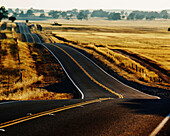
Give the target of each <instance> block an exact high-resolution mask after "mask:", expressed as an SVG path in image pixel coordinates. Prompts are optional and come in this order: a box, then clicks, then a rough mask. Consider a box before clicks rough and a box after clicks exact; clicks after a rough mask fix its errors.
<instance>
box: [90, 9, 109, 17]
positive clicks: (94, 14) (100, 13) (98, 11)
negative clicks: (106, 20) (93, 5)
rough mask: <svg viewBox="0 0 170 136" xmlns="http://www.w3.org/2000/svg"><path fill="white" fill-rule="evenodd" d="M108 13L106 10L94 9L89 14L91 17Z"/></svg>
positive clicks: (103, 15) (106, 15)
mask: <svg viewBox="0 0 170 136" xmlns="http://www.w3.org/2000/svg"><path fill="white" fill-rule="evenodd" d="M108 15H109V13H108V12H106V11H103V10H102V9H100V10H94V11H93V12H92V14H91V17H108Z"/></svg>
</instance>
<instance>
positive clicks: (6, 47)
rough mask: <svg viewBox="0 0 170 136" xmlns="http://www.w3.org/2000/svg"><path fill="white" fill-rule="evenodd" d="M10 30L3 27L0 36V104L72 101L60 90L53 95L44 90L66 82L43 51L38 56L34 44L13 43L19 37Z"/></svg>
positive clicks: (57, 67) (67, 91)
mask: <svg viewBox="0 0 170 136" xmlns="http://www.w3.org/2000/svg"><path fill="white" fill-rule="evenodd" d="M1 25H2V23H1ZM13 26H14V27H15V24H12V23H7V24H6V28H5V29H4V30H1V32H0V85H1V86H0V100H46V99H71V98H73V95H72V94H71V93H70V91H69V90H65V92H63V91H62V87H60V89H61V90H56V91H55V90H52V89H48V88H46V86H50V85H53V84H57V83H60V84H62V82H63V81H65V80H67V79H66V76H65V74H64V72H63V70H62V69H61V67H60V65H59V64H58V63H57V62H56V61H55V60H54V59H53V57H52V56H50V54H49V53H48V52H47V51H46V50H44V51H42V52H43V53H42V52H41V51H40V49H39V48H38V47H36V45H34V44H30V43H24V42H21V41H19V40H14V39H16V38H17V36H20V35H17V34H16V33H15V32H14V31H12V30H14V29H13ZM41 50H42V49H41ZM49 66H50V67H49Z"/></svg>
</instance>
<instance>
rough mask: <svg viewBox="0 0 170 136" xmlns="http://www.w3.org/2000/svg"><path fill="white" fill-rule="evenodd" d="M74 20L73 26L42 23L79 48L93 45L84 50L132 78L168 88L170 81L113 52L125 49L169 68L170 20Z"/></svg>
mask: <svg viewBox="0 0 170 136" xmlns="http://www.w3.org/2000/svg"><path fill="white" fill-rule="evenodd" d="M58 22H59V23H68V21H65V22H64V21H63V20H58ZM71 23H72V24H74V25H63V26H62V27H61V26H60V27H59V26H51V25H50V24H47V23H42V26H43V27H44V29H45V31H46V32H48V33H50V32H53V33H54V34H56V35H57V36H60V37H64V38H66V39H67V40H70V41H73V42H74V43H76V44H77V45H79V47H82V48H91V50H90V49H85V50H86V51H88V52H89V53H91V54H94V55H95V56H96V57H97V58H98V59H100V60H101V61H103V62H104V63H106V64H107V65H109V66H110V67H111V68H112V69H113V70H115V71H116V72H118V73H119V74H120V75H122V76H124V77H126V78H127V79H129V80H132V81H137V82H140V83H142V84H146V85H151V86H157V87H163V88H169V87H168V86H169V85H168V83H165V82H161V79H160V77H159V76H158V75H157V73H155V72H153V71H151V70H148V69H147V68H145V67H144V66H142V65H140V64H139V63H137V62H135V61H133V60H131V59H129V58H128V57H126V56H124V55H121V54H118V53H115V52H114V51H112V50H113V49H123V50H125V51H130V52H133V53H136V54H139V55H140V56H142V57H146V58H148V59H150V60H152V61H154V62H155V63H156V64H157V65H159V66H160V67H161V68H163V69H165V70H167V71H170V59H169V58H170V54H169V53H170V39H169V37H170V33H169V32H168V31H167V30H168V27H169V24H170V21H169V20H168V21H166V20H156V21H107V20H97V21H94V20H89V21H82V22H81V21H75V20H72V21H70V22H69V24H71ZM75 24H79V25H75ZM80 24H81V25H80ZM53 40H56V42H61V41H59V40H58V39H56V38H53ZM72 45H73V44H72ZM94 50H95V51H97V52H100V53H102V54H104V55H106V56H108V58H109V59H110V60H112V61H113V62H114V65H113V64H111V63H110V62H109V61H108V58H107V60H106V59H104V58H103V57H102V56H100V57H99V55H98V54H96V53H95V52H94ZM132 64H133V65H137V66H138V68H140V69H142V71H144V72H142V73H141V72H138V71H135V70H134V69H133V68H132Z"/></svg>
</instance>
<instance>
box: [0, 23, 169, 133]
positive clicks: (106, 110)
mask: <svg viewBox="0 0 170 136" xmlns="http://www.w3.org/2000/svg"><path fill="white" fill-rule="evenodd" d="M18 25H19V30H20V33H23V34H24V35H25V37H26V41H27V42H37V43H39V44H40V46H44V47H45V48H47V49H48V50H49V51H50V52H51V53H52V54H53V55H54V57H55V58H56V59H57V60H58V61H59V62H60V63H61V65H62V67H63V69H64V70H65V72H66V74H67V75H68V77H69V78H70V80H71V81H72V83H73V84H74V85H75V86H76V87H77V89H78V90H79V92H80V98H83V99H74V100H51V101H14V102H4V103H0V136H147V135H150V134H151V133H152V132H156V131H155V130H158V129H157V126H158V125H159V124H160V123H162V122H164V120H166V119H167V118H168V119H169V117H168V116H167V115H168V114H169V113H170V108H169V107H170V100H169V99H167V100H166V99H163V100H162V99H157V97H155V96H150V95H147V94H144V93H142V92H140V91H138V90H135V89H133V88H131V87H129V86H126V85H124V84H122V83H121V82H119V81H118V80H116V79H115V78H113V77H111V76H110V75H108V74H107V73H106V72H104V71H103V70H102V69H101V68H99V67H98V66H97V65H96V64H94V63H93V62H92V61H91V60H89V59H88V58H87V57H85V56H84V55H83V54H81V53H80V52H78V51H76V50H75V49H73V48H71V47H69V46H67V45H64V44H47V43H41V40H40V39H39V37H37V35H36V34H32V33H30V32H29V29H28V27H27V26H26V25H25V24H21V23H18ZM109 97H110V98H112V99H109ZM98 98H103V99H98ZM116 98H124V99H116ZM127 98H128V99H127ZM155 128H156V129H155ZM157 135H160V136H168V135H170V121H168V120H167V122H165V123H164V124H163V125H162V128H161V129H160V131H158V134H157ZM151 136H153V135H151Z"/></svg>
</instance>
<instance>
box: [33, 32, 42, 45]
mask: <svg viewBox="0 0 170 136" xmlns="http://www.w3.org/2000/svg"><path fill="white" fill-rule="evenodd" d="M32 34H33V35H35V36H36V37H37V38H38V40H39V42H38V43H41V40H40V38H39V36H38V35H37V34H35V33H32ZM34 40H35V39H34Z"/></svg>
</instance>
